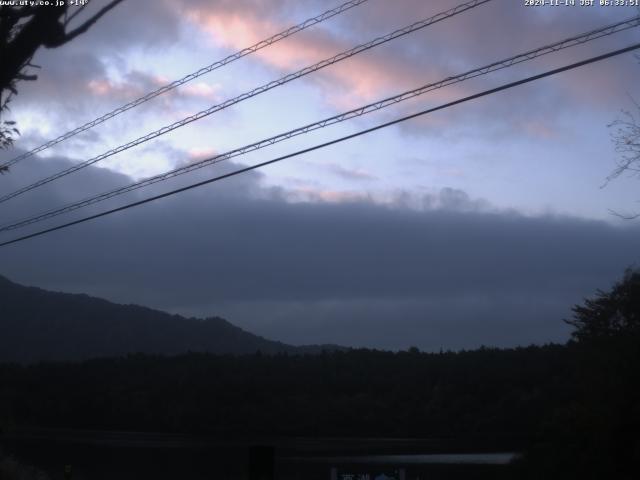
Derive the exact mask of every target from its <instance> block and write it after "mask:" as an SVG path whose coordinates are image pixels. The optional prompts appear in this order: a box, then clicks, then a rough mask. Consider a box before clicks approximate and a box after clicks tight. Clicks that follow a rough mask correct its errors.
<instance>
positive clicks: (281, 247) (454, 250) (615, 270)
mask: <svg viewBox="0 0 640 480" xmlns="http://www.w3.org/2000/svg"><path fill="white" fill-rule="evenodd" d="M4 156H6V154H5V155H4ZM4 156H2V158H4ZM2 158H0V160H1V159H2ZM64 165H66V163H65V161H64V160H62V159H48V160H46V161H40V160H38V161H35V160H34V161H31V162H24V164H22V165H19V166H16V168H15V169H14V171H13V172H12V173H11V174H10V175H5V176H3V177H0V188H1V189H2V191H8V190H12V189H13V188H15V187H16V186H17V185H20V184H23V183H26V182H28V181H29V180H30V179H33V178H35V177H37V176H40V175H43V174H46V173H48V171H49V170H52V171H53V170H58V169H60V168H61V167H63V166H64ZM232 166H233V165H231V164H228V165H226V166H225V168H231V167H232ZM208 174H211V172H209V173H208ZM199 175H200V176H202V175H205V174H204V173H203V172H201V173H200V174H199ZM260 177H261V175H260V174H259V173H252V174H250V175H245V176H240V177H235V178H233V179H230V180H229V181H226V182H220V183H218V184H215V185H213V186H209V187H205V188H202V189H199V190H194V191H190V192H188V193H185V194H182V195H180V196H177V197H173V198H170V199H166V200H163V201H160V202H157V203H155V204H149V205H146V206H143V207H140V208H137V209H134V210H130V211H128V212H126V213H120V214H116V215H113V216H110V217H107V218H104V219H102V220H99V221H96V222H93V223H88V224H84V225H81V226H77V227H72V228H71V229H68V230H65V231H63V232H57V233H53V234H51V235H47V236H45V237H41V238H38V239H33V240H29V241H26V242H23V243H21V244H18V245H13V246H9V247H5V248H2V249H1V250H0V264H1V265H2V271H1V272H0V274H2V275H6V276H8V277H9V278H12V279H14V280H16V281H20V282H23V283H27V284H35V285H39V286H42V287H45V288H50V289H55V290H65V291H75V292H86V293H90V294H93V295H98V296H102V297H106V298H109V299H112V300H115V301H120V302H133V303H140V304H144V305H149V306H153V307H157V308H162V309H166V310H169V311H172V312H179V313H184V314H188V315H200V316H205V315H216V314H222V315H226V316H228V318H229V320H230V321H232V322H235V323H237V324H240V325H242V326H245V327H247V328H249V329H251V330H253V331H256V332H258V333H260V334H263V335H266V336H268V337H272V338H277V339H279V340H284V341H290V342H295V343H312V342H329V341H330V342H337V343H345V344H352V345H369V346H376V347H387V348H401V347H406V346H407V345H411V344H417V345H418V346H420V347H422V348H429V349H437V348H440V346H442V347H444V348H469V347H473V346H478V345H480V344H487V345H514V344H527V343H531V342H545V341H562V340H564V339H565V338H566V333H567V330H566V326H565V325H564V324H563V323H562V318H563V317H566V316H567V315H568V314H569V308H570V306H571V305H572V304H574V303H576V302H580V301H581V299H582V298H583V297H585V296H589V295H592V294H593V293H594V291H595V289H597V288H604V289H606V288H608V287H609V286H610V284H611V282H613V281H614V280H616V279H617V278H618V277H620V275H621V273H622V272H623V270H624V268H625V267H627V266H629V265H631V264H634V263H636V264H637V263H638V260H639V258H638V253H637V243H638V239H639V237H640V229H639V228H638V226H637V225H635V226H634V225H630V226H628V227H626V228H620V227H613V226H610V225H608V224H606V223H604V222H597V221H587V220H581V219H578V218H570V217H564V216H551V215H549V216H544V217H531V218H529V217H525V216H522V215H520V214H517V213H514V212H500V211H496V210H495V209H491V208H490V207H489V206H487V204H486V202H482V201H477V200H474V199H470V198H469V197H468V196H467V195H466V194H465V193H464V192H461V191H458V190H452V189H445V190H443V191H442V192H441V193H440V194H439V195H435V196H434V195H432V196H427V197H425V199H424V201H423V205H424V207H425V208H424V209H422V210H412V209H409V208H406V207H403V206H402V202H396V203H395V204H393V205H377V204H373V203H371V202H367V201H354V202H351V203H332V204H329V203H318V202H308V203H290V202H288V201H287V200H286V194H285V193H286V192H283V191H281V190H276V189H266V188H263V187H261V186H260ZM189 180H194V178H193V177H192V178H191V179H181V180H180V182H182V183H184V182H187V181H189ZM126 181H127V179H126V177H124V176H123V175H119V174H115V173H112V172H109V171H107V170H99V169H95V168H88V169H86V170H85V171H84V172H82V174H81V175H79V176H78V177H76V178H73V177H69V179H68V182H67V183H60V185H57V184H54V185H52V186H51V187H52V188H47V189H42V191H36V192H33V195H25V196H23V197H20V198H19V199H15V200H14V201H13V202H8V203H6V204H4V205H3V206H2V207H3V211H2V217H0V221H2V222H5V221H7V220H9V219H12V218H15V217H19V216H20V215H23V214H25V213H26V212H28V211H32V212H33V211H36V210H41V209H42V208H45V207H46V208H49V207H51V206H53V205H57V204H59V203H65V202H68V201H70V200H72V199H76V198H81V197H84V196H86V195H87V194H88V193H89V192H95V191H98V190H100V191H101V190H105V189H107V188H109V186H111V185H121V184H123V183H125V182H126ZM54 186H55V187H54ZM162 188H163V189H164V188H167V187H165V186H163V187H162ZM5 189H6V190H5ZM148 193H149V192H145V194H148ZM130 199H131V198H130ZM10 237H11V235H3V236H2V238H3V239H7V238H10Z"/></svg>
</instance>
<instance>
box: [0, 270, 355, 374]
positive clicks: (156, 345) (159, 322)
mask: <svg viewBox="0 0 640 480" xmlns="http://www.w3.org/2000/svg"><path fill="white" fill-rule="evenodd" d="M343 348H344V347H339V346H336V345H306V346H293V345H288V344H285V343H282V342H278V341H274V340H268V339H266V338H264V337H261V336H258V335H255V334H252V333H250V332H247V331H245V330H243V329H242V328H240V327H237V326H235V325H233V324H232V323H230V322H229V321H227V320H225V319H223V318H221V317H217V316H214V317H207V318H204V319H202V318H195V317H184V316H181V315H177V314H170V313H167V312H163V311H161V310H156V309H152V308H149V307H145V306H141V305H135V304H118V303H114V302H111V301H109V300H105V299H102V298H97V297H92V296H89V295H87V294H83V293H64V292H53V291H49V290H44V289H42V288H39V287H31V286H24V285H20V284H17V283H15V282H13V281H11V280H9V279H8V278H6V277H4V276H2V275H0V362H18V363H32V362H39V361H80V360H86V359H90V358H97V357H113V356H124V355H127V354H133V353H146V354H161V355H178V354H182V353H187V352H206V353H214V354H236V355H239V354H253V353H256V352H258V351H260V352H262V353H265V354H277V353H290V354H304V353H320V352H321V351H322V350H339V349H343Z"/></svg>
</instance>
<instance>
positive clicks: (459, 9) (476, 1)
mask: <svg viewBox="0 0 640 480" xmlns="http://www.w3.org/2000/svg"><path fill="white" fill-rule="evenodd" d="M490 1H492V0H472V1H470V2H466V3H463V4H460V5H458V6H456V7H454V8H451V9H449V10H447V11H445V12H441V13H438V14H436V15H434V16H432V17H429V18H427V19H424V20H421V21H419V22H416V23H413V24H411V25H408V26H406V27H403V28H401V29H398V30H395V31H393V32H391V33H389V34H387V35H384V36H382V37H378V38H376V39H374V40H371V41H370V42H367V43H363V44H361V45H358V46H357V47H354V48H352V49H349V50H346V51H344V52H342V53H339V54H338V55H335V56H333V57H331V58H328V59H325V60H322V61H320V62H318V63H316V64H314V65H311V66H308V67H305V68H303V69H301V70H298V71H297V72H294V73H290V74H288V75H285V76H284V77H282V78H280V79H278V80H273V81H271V82H269V83H266V84H264V85H262V86H260V87H257V88H255V89H253V90H251V91H249V92H245V93H243V94H241V95H239V96H237V97H234V98H232V99H229V100H226V101H225V102H223V103H220V104H217V105H214V106H212V107H210V108H208V109H206V110H202V111H201V112H198V113H196V114H194V115H191V116H189V117H186V118H184V119H182V120H179V121H177V122H174V123H172V124H171V125H167V126H165V127H162V128H161V129H159V130H156V131H154V132H151V133H148V134H147V135H144V136H142V137H140V138H137V139H136V140H133V141H131V142H129V143H126V144H124V145H120V146H118V147H116V148H114V149H111V150H109V151H107V152H105V153H103V154H101V155H98V156H97V157H93V158H91V159H89V160H85V161H84V162H80V163H78V164H76V165H74V166H72V167H69V168H67V169H65V170H62V171H60V172H58V173H55V174H53V175H51V176H49V177H46V178H43V179H41V180H38V181H36V182H34V183H32V184H30V185H27V186H25V187H22V188H20V189H18V190H16V191H14V192H12V193H9V194H6V195H4V196H2V197H0V203H3V202H6V201H7V200H10V199H12V198H14V197H17V196H18V195H22V194H23V193H26V192H28V191H30V190H33V189H35V188H38V187H41V186H42V185H46V184H47V183H50V182H52V181H54V180H57V179H59V178H62V177H64V176H66V175H70V174H72V173H74V172H77V171H78V170H81V169H83V168H86V167H88V166H89V165H93V164H94V163H97V162H100V161H101V160H104V159H105V158H108V157H110V156H112V155H115V154H117V153H121V152H123V151H125V150H128V149H130V148H132V147H135V146H137V145H140V144H142V143H144V142H147V141H149V140H152V139H154V138H157V137H160V136H161V135H164V134H166V133H169V132H171V131H173V130H175V129H177V128H180V127H183V126H184V125H187V124H189V123H191V122H195V121H197V120H200V119H202V118H204V117H207V116H209V115H211V114H213V113H215V112H219V111H220V110H224V109H225V108H228V107H230V106H232V105H235V104H236V103H240V102H242V101H244V100H248V99H249V98H252V97H255V96H256V95H260V94H261V93H264V92H267V91H269V90H271V89H273V88H276V87H279V86H281V85H284V84H286V83H289V82H291V81H293V80H296V79H298V78H300V77H303V76H305V75H309V74H310V73H313V72H316V71H318V70H320V69H322V68H325V67H328V66H329V65H333V64H335V63H337V62H340V61H342V60H345V59H347V58H350V57H353V56H354V55H357V54H359V53H362V52H364V51H366V50H369V49H372V48H374V47H377V46H378V45H382V44H383V43H387V42H389V41H391V40H394V39H396V38H398V37H402V36H404V35H408V34H410V33H412V32H415V31H417V30H420V29H423V28H425V27H428V26H430V25H433V24H435V23H438V22H441V21H443V20H446V19H448V18H451V17H453V16H455V15H458V14H460V13H463V12H466V11H468V10H470V9H472V8H475V7H478V6H480V5H482V4H485V3H488V2H490Z"/></svg>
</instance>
